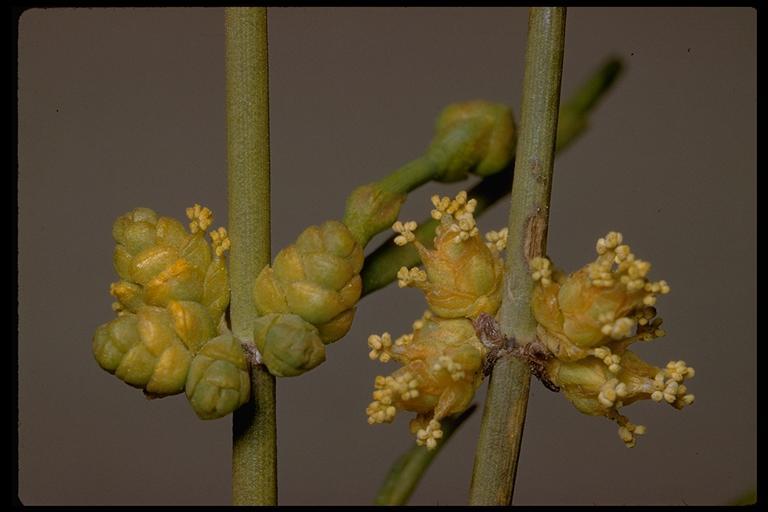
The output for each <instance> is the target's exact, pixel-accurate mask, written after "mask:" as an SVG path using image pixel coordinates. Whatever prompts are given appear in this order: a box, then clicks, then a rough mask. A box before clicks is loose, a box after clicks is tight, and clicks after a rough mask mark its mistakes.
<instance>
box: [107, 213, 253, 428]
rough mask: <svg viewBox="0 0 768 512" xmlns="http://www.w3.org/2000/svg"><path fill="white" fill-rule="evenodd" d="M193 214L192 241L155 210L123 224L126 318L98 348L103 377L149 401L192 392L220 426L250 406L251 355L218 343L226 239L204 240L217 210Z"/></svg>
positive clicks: (119, 262)
mask: <svg viewBox="0 0 768 512" xmlns="http://www.w3.org/2000/svg"><path fill="white" fill-rule="evenodd" d="M187 214H188V216H189V217H190V219H191V220H192V223H191V224H190V227H191V231H192V232H191V233H190V232H188V231H187V230H186V229H185V227H184V226H183V225H182V224H181V223H180V222H179V221H177V220H175V219H172V218H169V217H158V216H157V214H156V213H155V212H154V211H152V210H150V209H149V208H136V209H134V210H132V211H131V212H128V213H126V214H125V215H122V216H121V217H119V218H118V219H117V220H116V221H115V223H114V225H113V228H112V235H113V237H114V239H115V241H116V242H117V245H116V247H115V252H114V265H115V270H116V271H117V273H118V275H119V276H120V278H121V280H120V281H118V282H117V283H113V284H112V286H111V288H110V292H111V293H112V295H114V296H115V297H116V298H117V302H116V303H115V304H114V305H113V308H114V309H115V311H116V312H117V315H118V316H117V318H115V319H114V320H112V321H111V322H108V323H106V324H103V325H101V326H99V327H98V328H97V329H96V333H95V335H94V338H93V347H92V348H93V354H94V357H95V358H96V361H97V362H98V363H99V365H100V366H101V367H102V368H103V369H105V370H106V371H108V372H110V373H114V374H115V375H116V376H117V377H118V378H119V379H121V380H123V381H124V382H126V383H127V384H129V385H131V386H134V387H137V388H141V389H143V390H144V392H145V393H146V394H147V395H148V396H152V397H162V396H167V395H173V394H177V393H180V392H182V391H183V390H184V389H185V387H186V389H187V396H188V397H189V399H190V404H191V405H192V407H193V409H194V410H195V412H196V413H197V414H198V416H200V417H201V418H205V419H209V418H217V417H221V416H223V415H226V414H228V413H229V412H232V411H233V410H234V409H235V408H237V407H239V405H240V404H242V403H243V402H244V401H245V400H247V398H248V395H249V393H250V388H249V386H250V383H249V380H248V369H247V366H245V365H244V363H243V364H240V362H241V361H243V362H244V361H245V354H244V352H243V349H242V348H241V347H240V346H239V344H237V343H231V342H230V343H223V342H221V341H216V340H219V338H215V336H216V335H217V334H218V329H217V327H218V326H219V324H220V323H221V321H222V318H223V315H224V311H225V309H226V307H227V305H228V304H229V278H228V274H227V267H226V262H225V260H224V257H223V254H224V251H225V250H226V248H227V247H228V244H229V240H228V238H227V237H226V231H225V230H224V229H223V228H220V229H219V230H218V231H214V232H212V234H211V238H213V244H212V246H213V247H211V245H209V243H208V242H207V241H206V240H205V238H204V233H205V229H206V228H207V227H208V225H209V224H210V222H211V214H210V210H208V209H207V208H200V207H199V206H197V205H196V206H195V207H194V208H190V209H189V210H188V212H187ZM233 392H235V393H236V395H237V399H233V398H232V393H233Z"/></svg>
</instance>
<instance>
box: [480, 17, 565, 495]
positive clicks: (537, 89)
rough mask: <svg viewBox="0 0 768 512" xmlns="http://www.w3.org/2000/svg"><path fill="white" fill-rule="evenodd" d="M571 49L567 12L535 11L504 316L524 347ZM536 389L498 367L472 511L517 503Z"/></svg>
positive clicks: (529, 336) (512, 367)
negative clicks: (566, 52) (566, 54)
mask: <svg viewBox="0 0 768 512" xmlns="http://www.w3.org/2000/svg"><path fill="white" fill-rule="evenodd" d="M564 43H565V8H564V7H533V8H531V10H530V12H529V15H528V46H527V49H526V53H525V74H524V78H523V101H522V111H521V123H520V125H521V126H520V139H519V141H518V145H517V155H516V158H515V180H514V183H513V185H512V196H511V200H510V210H509V221H508V228H509V237H508V241H507V259H506V272H505V283H504V297H503V301H502V305H501V310H500V323H501V327H502V330H503V331H504V333H505V334H506V335H507V336H508V337H514V338H515V339H516V340H517V342H518V343H529V342H531V341H532V340H533V339H534V337H535V335H536V322H535V320H534V318H533V315H532V313H531V308H530V298H531V292H532V289H533V281H532V280H531V278H530V272H529V268H528V262H529V261H530V259H531V258H533V257H534V256H540V255H542V254H544V252H545V250H546V239H547V225H548V221H549V198H550V191H551V185H552V170H553V162H554V152H555V138H556V133H557V118H558V107H559V103H560V79H561V76H562V68H563V49H564ZM529 386H530V372H529V370H528V368H527V366H525V365H524V364H523V363H521V362H519V361H518V360H516V359H514V358H510V357H505V358H502V359H500V360H499V361H498V362H497V364H496V366H495V367H494V369H493V373H492V374H491V377H490V381H489V383H488V394H487V397H486V401H485V409H484V410H483V419H482V424H481V427H480V429H481V430H480V439H479V441H478V446H477V451H476V452H475V465H474V470H473V473H472V484H471V488H470V504H472V505H509V504H510V503H511V502H512V494H513V492H514V482H515V474H516V472H517V461H518V456H519V453H520V444H521V439H522V434H523V424H524V423H525V412H526V408H527V405H528V389H529Z"/></svg>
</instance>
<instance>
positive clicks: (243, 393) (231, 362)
mask: <svg viewBox="0 0 768 512" xmlns="http://www.w3.org/2000/svg"><path fill="white" fill-rule="evenodd" d="M250 386H251V382H250V378H249V375H248V362H247V360H246V357H245V352H244V350H243V348H242V347H241V346H240V343H239V342H238V341H237V340H236V339H235V338H234V336H232V334H231V333H226V334H222V335H221V336H218V337H216V338H213V339H210V340H208V341H207V342H206V343H205V345H203V347H202V348H201V349H200V351H199V352H198V353H197V354H196V355H195V357H194V359H193V360H192V363H191V365H190V368H189V373H188V374H187V380H186V394H187V399H188V400H189V403H190V405H191V406H192V409H194V411H195V413H197V415H198V417H200V418H201V419H204V420H210V419H216V418H221V417H222V416H226V415H227V414H229V413H231V412H232V411H234V410H235V409H237V408H238V407H240V406H241V405H243V404H244V403H246V402H247V401H248V398H249V396H250Z"/></svg>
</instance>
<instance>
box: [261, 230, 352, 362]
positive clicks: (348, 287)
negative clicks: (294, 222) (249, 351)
mask: <svg viewBox="0 0 768 512" xmlns="http://www.w3.org/2000/svg"><path fill="white" fill-rule="evenodd" d="M362 266H363V249H362V247H361V246H360V244H359V243H358V242H357V241H356V240H355V238H354V237H353V235H352V233H351V232H350V231H349V229H348V228H347V227H346V226H345V225H344V224H343V223H341V222H337V221H328V222H325V223H323V224H321V225H320V226H310V227H308V228H307V229H305V230H304V231H303V232H302V233H301V234H300V235H299V237H298V238H297V239H296V242H295V243H293V244H291V245H289V246H288V247H286V248H284V249H282V250H281V251H280V252H279V253H278V254H277V256H276V257H275V260H274V262H273V263H272V266H267V267H264V269H263V270H262V271H261V272H260V273H259V275H258V277H257V278H256V281H255V283H254V286H253V297H254V303H255V305H256V310H257V313H258V314H259V315H260V316H261V318H260V319H259V320H258V321H257V325H256V328H255V331H254V342H255V344H256V347H257V348H258V349H259V352H260V353H261V357H262V360H263V362H264V364H265V365H266V366H267V368H268V369H269V371H270V373H272V374H273V375H277V376H286V377H287V376H294V375H299V374H301V373H303V372H305V371H307V370H310V369H312V368H314V367H315V366H317V365H318V364H320V363H322V362H323V361H324V360H325V345H326V344H328V343H332V342H334V341H336V340H338V339H339V338H341V337H342V336H344V335H345V334H346V333H347V331H349V328H350V327H351V325H352V320H353V318H354V316H355V305H356V304H357V301H358V300H359V299H360V293H361V291H362V281H361V279H360V269H361V268H362Z"/></svg>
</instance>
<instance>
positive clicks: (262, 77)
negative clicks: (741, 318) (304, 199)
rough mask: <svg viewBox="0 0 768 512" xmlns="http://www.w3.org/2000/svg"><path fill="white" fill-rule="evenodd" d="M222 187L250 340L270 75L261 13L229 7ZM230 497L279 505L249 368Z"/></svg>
mask: <svg viewBox="0 0 768 512" xmlns="http://www.w3.org/2000/svg"><path fill="white" fill-rule="evenodd" d="M224 18H225V32H226V80H227V99H226V102H227V105H226V112H227V168H228V172H227V185H228V189H229V236H230V239H231V241H232V250H231V254H230V282H231V283H232V298H231V301H230V317H231V320H232V332H233V333H234V335H235V336H237V337H238V338H240V339H246V340H247V339H251V338H252V337H253V321H254V318H255V311H256V308H255V307H254V305H253V298H252V295H251V286H252V283H253V281H254V280H255V278H256V275H257V274H258V273H259V271H261V269H262V268H263V267H264V266H265V265H268V264H269V260H270V243H269V241H270V232H269V227H270V224H269V222H270V221H269V74H268V60H267V13H266V8H263V7H261V8H227V9H225V10H224ZM232 434H233V439H232V441H233V442H232V491H233V492H232V496H233V501H234V503H235V504H236V505H275V504H277V443H276V436H277V430H276V425H275V379H274V377H273V376H272V375H270V374H269V373H268V372H267V371H266V369H264V368H262V367H261V366H258V365H256V366H253V367H252V368H251V398H250V400H249V402H248V403H247V404H245V405H244V406H243V407H241V408H240V409H238V410H236V411H235V413H234V419H233V428H232Z"/></svg>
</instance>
